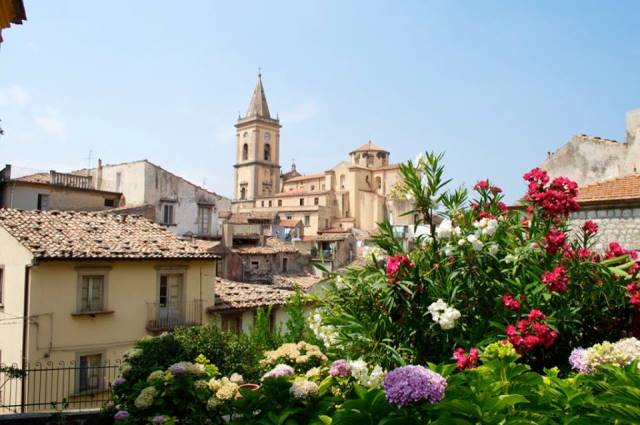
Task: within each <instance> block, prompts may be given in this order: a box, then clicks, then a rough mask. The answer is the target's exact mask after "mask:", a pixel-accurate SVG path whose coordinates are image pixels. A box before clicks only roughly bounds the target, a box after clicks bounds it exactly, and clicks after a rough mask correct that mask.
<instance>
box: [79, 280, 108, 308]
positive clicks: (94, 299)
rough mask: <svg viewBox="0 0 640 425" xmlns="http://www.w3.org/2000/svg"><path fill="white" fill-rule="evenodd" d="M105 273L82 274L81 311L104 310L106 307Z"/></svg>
mask: <svg viewBox="0 0 640 425" xmlns="http://www.w3.org/2000/svg"><path fill="white" fill-rule="evenodd" d="M104 280H105V275H104V274H82V275H80V300H79V301H80V302H79V311H80V312H91V311H103V310H104V309H105V303H104V298H105V296H104V295H105V291H104V289H105V288H104Z"/></svg>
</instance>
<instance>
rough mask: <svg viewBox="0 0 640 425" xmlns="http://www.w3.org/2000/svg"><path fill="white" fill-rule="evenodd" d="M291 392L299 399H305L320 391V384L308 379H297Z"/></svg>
mask: <svg viewBox="0 0 640 425" xmlns="http://www.w3.org/2000/svg"><path fill="white" fill-rule="evenodd" d="M289 392H290V393H291V395H292V396H294V397H295V398H297V399H300V400H304V399H306V398H309V397H310V396H312V395H315V394H317V393H318V385H317V384H316V383H315V382H312V381H308V380H306V379H296V380H295V381H294V382H293V384H292V385H291V388H290V389H289Z"/></svg>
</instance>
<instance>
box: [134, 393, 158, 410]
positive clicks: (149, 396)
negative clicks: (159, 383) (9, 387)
mask: <svg viewBox="0 0 640 425" xmlns="http://www.w3.org/2000/svg"><path fill="white" fill-rule="evenodd" d="M156 395H158V390H156V387H146V388H144V389H143V390H142V391H140V394H138V397H136V400H135V401H134V402H133V404H134V405H135V406H136V407H137V408H138V409H140V410H144V409H146V408H148V407H149V406H151V405H152V404H153V399H154V398H155V396H156Z"/></svg>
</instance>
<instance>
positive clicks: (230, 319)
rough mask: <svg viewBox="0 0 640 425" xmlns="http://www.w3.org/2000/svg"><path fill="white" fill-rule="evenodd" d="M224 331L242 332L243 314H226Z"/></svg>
mask: <svg viewBox="0 0 640 425" xmlns="http://www.w3.org/2000/svg"><path fill="white" fill-rule="evenodd" d="M220 327H221V328H222V331H223V332H233V333H240V331H241V330H242V315H240V314H225V315H223V316H222V323H221V326H220Z"/></svg>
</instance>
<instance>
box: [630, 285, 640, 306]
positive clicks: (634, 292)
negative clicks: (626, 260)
mask: <svg viewBox="0 0 640 425" xmlns="http://www.w3.org/2000/svg"><path fill="white" fill-rule="evenodd" d="M627 293H628V294H629V296H630V297H631V299H630V300H629V301H630V302H631V304H633V305H635V306H640V282H631V283H630V284H628V285H627Z"/></svg>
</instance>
